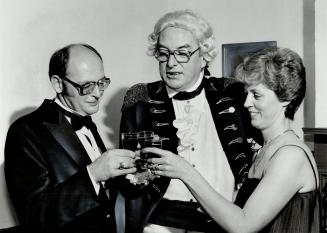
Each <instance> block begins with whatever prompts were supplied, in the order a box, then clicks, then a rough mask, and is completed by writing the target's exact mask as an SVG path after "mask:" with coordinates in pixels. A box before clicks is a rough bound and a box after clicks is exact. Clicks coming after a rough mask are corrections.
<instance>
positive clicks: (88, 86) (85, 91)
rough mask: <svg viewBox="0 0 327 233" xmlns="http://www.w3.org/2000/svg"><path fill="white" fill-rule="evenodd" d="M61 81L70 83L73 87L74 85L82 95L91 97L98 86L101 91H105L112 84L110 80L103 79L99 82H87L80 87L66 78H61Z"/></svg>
mask: <svg viewBox="0 0 327 233" xmlns="http://www.w3.org/2000/svg"><path fill="white" fill-rule="evenodd" d="M61 79H63V80H65V81H67V82H69V83H70V84H71V85H73V86H74V87H75V88H76V89H77V90H78V93H79V94H80V95H89V94H91V93H92V92H93V91H94V89H95V87H96V86H98V88H99V90H100V91H104V90H105V89H106V88H107V87H108V86H109V84H110V82H111V80H110V78H107V77H103V78H102V79H99V80H98V81H97V82H87V83H84V84H83V85H80V84H78V83H75V82H73V81H72V80H70V79H68V78H66V77H65V76H64V77H61Z"/></svg>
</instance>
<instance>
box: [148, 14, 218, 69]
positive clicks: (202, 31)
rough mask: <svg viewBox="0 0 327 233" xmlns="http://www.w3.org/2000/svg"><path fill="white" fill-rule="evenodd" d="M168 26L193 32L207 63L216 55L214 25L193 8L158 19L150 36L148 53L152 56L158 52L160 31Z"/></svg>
mask: <svg viewBox="0 0 327 233" xmlns="http://www.w3.org/2000/svg"><path fill="white" fill-rule="evenodd" d="M168 27H176V28H182V29H185V30H187V31H189V32H191V33H192V34H193V35H194V37H195V38H196V39H197V41H198V43H199V47H200V53H201V54H202V56H203V57H204V59H205V60H206V62H207V63H210V62H211V61H212V60H213V59H214V58H215V57H216V55H217V53H218V48H217V43H216V38H215V37H214V35H213V30H212V27H211V26H210V25H209V23H208V22H207V21H206V20H205V19H204V18H202V17H201V16H199V15H197V14H195V13H194V12H193V11H191V10H180V11H174V12H169V13H167V14H165V15H164V16H162V17H161V18H160V19H159V20H158V21H157V23H156V24H155V26H154V30H153V32H152V33H151V34H150V35H149V37H148V40H149V47H148V54H149V55H150V56H154V55H155V53H156V49H157V44H158V39H159V36H160V32H162V31H163V30H165V29H166V28H168Z"/></svg>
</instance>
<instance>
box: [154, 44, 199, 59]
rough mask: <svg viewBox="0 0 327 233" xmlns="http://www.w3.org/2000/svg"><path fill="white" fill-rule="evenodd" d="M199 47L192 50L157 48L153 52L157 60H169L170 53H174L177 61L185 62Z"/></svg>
mask: <svg viewBox="0 0 327 233" xmlns="http://www.w3.org/2000/svg"><path fill="white" fill-rule="evenodd" d="M199 49H200V47H199V48H197V49H196V50H194V51H193V52H190V51H188V50H185V49H178V50H174V51H169V50H168V49H164V48H159V49H158V50H157V51H156V53H155V57H156V59H157V60H158V61H159V62H166V61H168V60H169V57H170V55H174V57H175V60H176V61H177V62H178V63H187V62H189V60H190V59H191V57H192V55H193V54H194V53H195V52H196V51H198V50H199Z"/></svg>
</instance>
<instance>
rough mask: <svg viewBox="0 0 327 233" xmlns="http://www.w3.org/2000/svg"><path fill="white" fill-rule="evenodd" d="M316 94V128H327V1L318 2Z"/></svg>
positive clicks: (317, 0)
mask: <svg viewBox="0 0 327 233" xmlns="http://www.w3.org/2000/svg"><path fill="white" fill-rule="evenodd" d="M315 10H316V17H315V22H316V34H315V38H316V41H315V46H316V49H315V50H316V59H315V60H316V66H315V69H316V82H315V83H316V88H315V90H316V92H315V100H316V101H315V102H316V106H315V116H316V117H315V126H316V127H325V128H326V127H327V101H326V96H327V95H326V88H327V69H326V61H327V43H326V42H327V27H326V25H327V1H326V0H316V5H315Z"/></svg>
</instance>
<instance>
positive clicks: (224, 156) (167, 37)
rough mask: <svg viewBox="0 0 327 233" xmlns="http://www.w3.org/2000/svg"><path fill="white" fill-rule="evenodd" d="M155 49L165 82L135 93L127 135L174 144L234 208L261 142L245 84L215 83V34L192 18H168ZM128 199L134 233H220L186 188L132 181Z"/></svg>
mask: <svg viewBox="0 0 327 233" xmlns="http://www.w3.org/2000/svg"><path fill="white" fill-rule="evenodd" d="M149 41H150V47H149V53H150V54H151V55H153V56H154V57H155V58H156V59H157V60H158V62H159V72H160V76H161V79H162V80H161V81H157V82H153V83H147V84H144V83H143V84H142V83H141V84H137V85H135V86H133V87H131V88H130V89H129V90H128V91H127V93H126V96H125V99H124V104H123V107H122V119H121V132H137V131H142V130H151V131H154V132H155V134H157V135H159V136H160V137H163V138H165V139H166V140H164V143H163V149H165V150H168V151H170V152H173V153H175V154H178V155H179V156H182V157H183V158H184V159H186V160H188V161H189V162H190V163H192V164H193V166H194V167H195V168H197V169H198V171H199V172H200V173H201V174H202V175H203V176H204V177H205V178H206V180H207V181H208V183H209V184H210V185H212V187H213V188H214V189H215V190H216V191H217V192H219V193H221V194H222V195H223V196H224V197H226V198H227V199H229V200H230V201H233V194H234V192H235V191H237V189H238V188H239V187H240V186H241V185H242V183H243V182H244V180H245V179H246V178H247V173H248V169H249V168H250V163H251V159H252V156H253V154H254V150H253V144H254V142H255V141H258V140H260V139H261V134H260V133H259V132H258V131H257V130H255V129H254V128H253V127H252V126H251V124H250V118H249V113H248V112H247V110H246V109H245V108H244V107H243V103H244V100H245V93H244V89H243V86H242V84H240V83H237V82H235V80H233V79H232V78H214V77H209V75H210V74H209V71H208V65H209V63H210V61H212V59H213V58H214V57H215V56H216V54H217V51H216V50H217V48H216V42H215V38H214V36H213V31H212V28H211V26H210V25H209V24H208V23H207V22H206V21H205V20H204V19H203V18H202V17H200V16H199V15H197V14H195V13H194V12H192V11H189V10H186V11H176V12H171V13H168V14H166V15H164V16H163V17H162V18H161V19H159V20H158V22H157V23H156V25H155V27H154V31H153V33H151V34H150V36H149ZM167 139H168V140H167ZM121 192H122V194H123V195H124V196H125V198H126V202H125V203H126V232H128V233H132V232H133V233H141V232H143V230H144V232H145V233H179V232H181V233H182V232H219V231H220V228H219V226H218V225H217V224H215V223H214V222H213V220H212V219H211V218H210V217H209V216H208V215H207V214H206V213H205V212H204V211H202V209H201V206H200V205H199V204H198V203H197V201H196V199H195V198H194V197H193V195H192V194H191V192H190V191H189V190H188V189H187V187H186V186H185V185H184V184H183V183H182V182H181V181H180V180H177V179H168V178H164V177H159V178H155V179H154V180H153V181H151V180H150V182H149V184H142V185H138V184H135V183H130V182H129V180H128V179H125V180H124V182H123V185H122V189H121Z"/></svg>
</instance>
